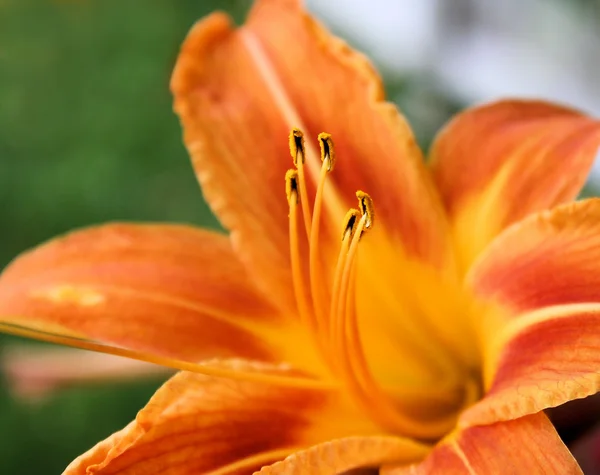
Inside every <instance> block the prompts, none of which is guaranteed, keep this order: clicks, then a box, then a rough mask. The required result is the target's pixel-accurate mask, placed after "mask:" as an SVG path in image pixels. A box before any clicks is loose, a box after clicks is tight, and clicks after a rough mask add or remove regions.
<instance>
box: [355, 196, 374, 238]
mask: <svg viewBox="0 0 600 475" xmlns="http://www.w3.org/2000/svg"><path fill="white" fill-rule="evenodd" d="M356 197H357V198H358V206H359V208H360V212H361V213H362V215H363V216H366V217H367V221H366V223H365V228H366V229H370V228H371V227H372V226H373V220H374V219H375V208H374V207H373V200H372V199H371V197H370V196H369V195H368V194H367V193H365V192H364V191H360V190H359V191H357V192H356Z"/></svg>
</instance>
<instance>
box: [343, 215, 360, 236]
mask: <svg viewBox="0 0 600 475" xmlns="http://www.w3.org/2000/svg"><path fill="white" fill-rule="evenodd" d="M359 218H360V212H359V211H358V210H357V209H355V208H351V209H349V210H348V212H347V213H346V216H344V230H343V231H342V241H343V240H344V239H346V237H349V238H350V239H352V236H354V231H356V226H357V225H358V219H359Z"/></svg>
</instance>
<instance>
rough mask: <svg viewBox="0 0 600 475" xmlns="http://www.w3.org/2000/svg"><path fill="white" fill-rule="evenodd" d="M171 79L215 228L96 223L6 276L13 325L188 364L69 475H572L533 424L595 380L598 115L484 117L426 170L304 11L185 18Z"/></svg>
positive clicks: (395, 120) (535, 105)
mask: <svg viewBox="0 0 600 475" xmlns="http://www.w3.org/2000/svg"><path fill="white" fill-rule="evenodd" d="M171 86H172V91H173V93H174V96H175V110H176V111H177V113H178V114H179V116H180V118H181V121H182V123H183V128H184V131H185V136H184V140H185V143H186V145H187V148H188V150H189V153H190V155H191V157H192V162H193V166H194V169H195V171H196V174H197V176H198V179H199V181H200V184H201V186H202V189H203V192H204V196H205V198H206V200H207V201H208V202H209V204H210V205H211V207H212V209H213V211H214V212H215V214H216V215H217V216H218V217H219V219H220V220H221V223H222V224H223V226H224V227H225V228H226V229H227V230H228V231H229V235H228V236H225V235H222V234H219V233H216V232H212V231H207V230H200V229H194V228H192V227H189V226H183V225H166V224H108V225H104V226H99V227H95V228H91V229H86V230H82V231H76V232H73V233H72V234H69V235H67V236H66V237H62V238H58V239H56V240H54V241H51V242H49V243H47V244H44V245H42V246H41V247H39V248H37V249H34V250H32V251H30V252H27V253H25V254H24V255H22V256H21V257H19V258H17V259H16V260H15V261H14V262H13V263H12V264H11V265H10V266H9V267H8V268H7V269H6V270H5V271H4V274H3V275H2V277H1V278H0V315H2V324H1V329H2V330H3V331H5V332H8V333H12V334H18V335H22V336H31V337H34V338H39V339H42V340H46V341H53V342H56V343H64V344H67V345H72V346H77V347H81V348H85V349H92V350H98V351H104V352H108V353H112V354H117V355H121V356H130V357H132V358H137V359H140V360H144V361H149V362H153V363H158V364H163V365H165V366H169V367H173V368H177V369H180V370H183V371H181V372H179V373H178V374H176V375H175V376H174V377H173V378H171V379H170V380H169V381H168V382H166V383H165V384H164V386H163V387H162V388H161V389H159V390H158V391H157V392H156V394H155V395H154V396H153V397H152V399H151V400H150V402H149V403H148V405H147V406H146V407H145V408H144V409H142V410H141V411H140V412H139V414H138V415H137V417H136V419H135V420H134V421H133V422H131V423H130V424H129V425H128V426H127V427H125V428H124V429H122V430H121V431H119V432H117V433H115V434H113V435H112V436H110V437H109V438H108V439H106V440H104V441H102V442H100V443H99V444H98V445H97V446H95V447H94V448H92V449H91V450H89V451H88V452H87V453H85V454H83V455H81V456H80V457H79V458H77V459H76V460H75V461H74V462H72V464H71V465H69V467H68V468H67V469H66V471H65V473H66V474H83V473H87V474H91V473H95V474H117V473H118V474H122V475H123V474H134V473H144V474H158V473H160V474H187V473H210V474H213V475H215V474H219V475H224V474H234V473H251V472H252V471H255V470H260V473H262V474H264V475H267V474H291V473H294V474H301V473H311V474H333V473H341V472H344V471H347V470H351V469H355V468H378V469H380V470H381V472H382V473H385V474H394V475H396V474H398V475H400V474H413V475H414V474H419V475H421V474H438V473H444V474H463V473H464V474H494V473H510V474H527V475H531V474H560V475H564V474H575V473H580V469H579V467H578V465H577V463H576V462H575V460H574V458H573V457H572V455H571V454H570V452H569V451H568V450H567V448H566V447H565V446H564V444H563V443H562V441H561V440H560V438H559V436H558V435H557V433H556V431H555V429H554V427H553V426H552V424H551V423H550V422H549V420H548V418H547V417H546V415H545V413H544V410H545V409H547V408H550V407H554V406H558V405H561V404H563V403H565V402H567V401H570V400H573V399H577V398H584V397H586V396H588V395H591V394H594V393H596V392H597V391H598V390H599V387H600V374H599V368H600V200H597V199H588V200H583V201H577V202H574V201H573V200H574V199H575V198H576V197H577V195H578V193H579V192H580V190H581V188H582V186H583V184H584V181H585V179H586V176H587V174H588V171H589V169H590V167H591V165H592V162H593V160H594V157H595V154H596V152H597V149H598V146H599V145H600V122H599V121H598V120H596V119H593V118H590V117H587V116H586V115H584V114H582V113H580V112H577V111H575V110H572V109H569V108H567V107H562V106H559V105H555V104H551V103H547V102H543V101H533V100H505V101H500V102H495V103H492V104H487V105H483V106H479V107H475V108H473V109H469V110H467V111H465V112H463V113H461V114H459V115H457V116H456V117H455V118H453V120H452V121H451V122H450V123H449V124H448V125H447V126H446V127H445V128H444V129H443V130H442V131H441V133H440V134H439V136H438V137H437V139H436V140H435V143H434V145H433V146H432V150H431V157H430V160H429V161H428V162H427V163H426V162H425V161H424V160H423V155H422V152H421V151H420V149H419V147H418V146H417V144H416V142H415V139H414V136H413V134H412V132H411V129H410V127H409V125H408V124H407V122H406V121H405V119H404V118H403V117H402V115H400V113H399V112H398V111H397V109H396V108H395V107H394V106H393V105H391V104H389V103H387V102H385V100H384V95H383V87H382V84H381V80H380V79H379V78H378V76H377V75H376V73H375V72H374V70H373V68H372V67H371V65H370V63H369V62H368V60H367V59H366V58H365V57H363V56H362V55H360V54H359V53H357V52H355V51H353V50H352V49H351V48H349V47H348V46H347V45H346V44H345V43H344V42H342V41H341V40H339V39H337V38H335V37H333V36H332V35H331V34H330V33H328V31H327V30H326V29H325V28H324V27H323V26H321V25H320V24H319V23H318V22H317V21H316V20H315V19H313V18H312V17H311V16H310V15H309V14H308V13H307V12H305V11H304V10H303V8H302V6H301V4H300V2H299V1H297V0H258V1H257V2H256V3H255V5H254V7H253V9H252V11H251V13H250V15H249V17H248V19H247V21H246V22H245V23H244V25H243V26H241V27H239V28H236V27H234V26H233V25H232V24H231V22H230V20H229V18H228V17H227V16H226V15H224V14H222V13H214V14H212V15H210V16H208V17H207V18H204V19H203V20H201V21H200V22H199V23H197V24H196V25H195V26H194V27H193V29H192V31H191V32H190V34H189V36H188V37H187V39H186V40H185V43H184V44H183V47H182V49H181V53H180V56H179V59H178V61H177V65H176V67H175V71H174V74H173V78H172V83H171ZM290 131H291V133H290ZM290 154H291V157H290ZM284 180H285V182H284ZM284 184H285V191H286V193H284Z"/></svg>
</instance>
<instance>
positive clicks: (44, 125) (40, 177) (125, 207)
mask: <svg viewBox="0 0 600 475" xmlns="http://www.w3.org/2000/svg"><path fill="white" fill-rule="evenodd" d="M249 3H250V2H249V1H248V0H202V1H200V0H176V1H175V0H173V1H168V0H146V1H141V0H138V1H136V0H122V1H117V0H102V1H85V0H81V1H77V0H72V1H67V0H63V1H59V0H56V1H41V0H0V204H1V205H2V206H1V207H0V222H1V223H2V224H1V225H2V233H1V234H0V244H1V245H0V267H3V266H4V265H5V264H7V263H8V262H9V261H10V259H11V258H12V257H14V256H15V255H17V254H18V253H19V252H21V251H23V250H25V249H27V248H29V247H31V246H33V245H35V244H37V243H40V242H42V241H44V240H46V239H48V238H50V237H53V236H55V235H57V234H60V233H64V232H65V231H68V230H70V229H73V228H77V227H81V226H86V225H89V224H94V223H100V222H105V221H112V220H135V221H145V220H153V221H177V222H187V223H194V224H199V225H203V226H212V227H214V226H218V224H217V222H216V220H215V219H214V217H213V216H212V215H211V214H210V211H209V210H208V208H207V206H206V205H205V203H204V202H203V200H202V198H201V194H200V191H199V188H198V186H197V184H196V181H195V178H194V176H193V174H192V170H191V166H190V164H189V160H188V157H187V154H186V152H185V150H184V148H183V145H182V142H181V131H180V128H179V124H178V121H177V119H176V117H175V116H174V114H173V113H172V110H171V96H170V94H169V90H168V83H169V76H170V72H171V69H172V67H173V64H174V61H175V58H176V56H177V52H178V48H179V45H180V44H181V41H182V40H183V38H184V37H185V35H186V32H187V31H188V29H189V28H190V26H191V25H192V24H193V23H194V21H195V20H196V19H198V18H200V17H202V16H203V15H205V14H206V13H208V12H209V11H211V10H214V9H223V10H227V11H228V12H230V13H231V14H232V15H233V16H234V18H236V20H238V21H239V20H240V19H241V18H243V16H244V13H245V12H246V10H247V9H248V7H249ZM349 40H350V42H352V41H351V40H352V39H351V38H349ZM385 79H386V85H387V88H388V93H389V96H390V97H391V98H392V99H393V100H394V101H395V102H397V103H398V104H399V105H400V106H401V107H402V109H403V110H404V112H405V113H406V114H407V115H408V116H409V119H410V120H411V121H412V122H413V124H414V125H415V128H416V132H417V136H418V137H419V139H420V141H421V142H422V143H423V144H424V145H425V146H426V145H427V143H428V142H429V141H430V139H431V137H432V134H433V132H434V131H435V130H436V129H437V128H438V127H439V126H440V125H441V123H443V122H444V121H445V120H446V118H447V117H449V116H450V115H451V114H452V113H453V112H454V111H456V110H458V109H459V108H460V107H461V104H459V103H457V102H456V101H454V100H452V99H450V98H448V97H446V96H445V95H444V94H442V93H440V92H439V90H437V89H436V87H435V84H433V83H431V82H430V81H429V79H428V78H427V77H423V76H414V77H413V76H410V75H406V76H401V77H398V76H393V77H392V76H389V75H388V76H387V77H386V78H385ZM15 342H17V340H16V339H14V338H9V337H6V336H0V350H1V348H2V346H6V345H11V344H14V343H15ZM0 378H2V376H1V375H0ZM159 385H160V380H158V379H156V380H150V381H146V382H143V383H140V382H138V383H135V382H131V383H126V384H114V385H95V386H82V387H77V388H71V389H65V390H62V391H60V392H57V393H53V394H51V395H50V396H49V397H47V398H44V399H42V400H39V401H35V402H31V401H23V400H19V399H18V398H16V397H13V396H11V394H10V392H9V388H8V386H7V381H6V379H0V474H23V475H27V474H40V473H44V474H54V473H60V472H61V471H62V470H63V469H64V468H65V466H66V465H67V464H68V463H69V462H70V461H71V460H72V459H73V458H74V457H76V456H77V455H79V454H81V453H82V452H84V451H85V450H87V449H88V448H89V447H91V446H92V445H94V444H95V443H96V442H98V441H100V440H101V439H103V438H105V437H106V436H108V435H109V434H111V433H112V432H114V431H116V430H118V429H120V428H121V427H123V426H124V425H126V424H127V423H128V422H129V421H130V420H132V419H133V418H134V417H135V413H136V412H137V410H138V409H140V408H141V407H142V406H143V405H144V403H145V402H146V401H147V400H148V398H149V397H150V395H151V394H152V393H153V391H154V390H155V389H156V388H157V387H158V386H159Z"/></svg>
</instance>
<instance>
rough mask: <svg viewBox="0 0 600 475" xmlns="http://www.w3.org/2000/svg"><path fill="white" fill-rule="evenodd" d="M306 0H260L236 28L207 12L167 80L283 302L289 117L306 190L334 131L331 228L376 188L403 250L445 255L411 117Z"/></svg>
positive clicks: (239, 229) (238, 234)
mask: <svg viewBox="0 0 600 475" xmlns="http://www.w3.org/2000/svg"><path fill="white" fill-rule="evenodd" d="M300 3H301V2H299V1H297V0H259V1H257V2H256V3H255V5H254V8H253V9H252V12H251V13H250V16H249V18H248V20H247V21H246V23H245V24H244V26H242V27H241V28H238V29H235V28H233V27H232V25H231V23H230V21H229V19H228V18H227V17H226V16H225V15H223V14H214V15H212V16H209V17H207V18H205V19H204V20H202V21H200V22H199V23H198V24H197V25H196V26H195V27H194V28H193V29H192V31H191V32H190V34H189V36H188V38H187V39H186V41H185V43H184V45H183V47H182V50H181V54H180V56H179V59H178V62H177V65H176V67H175V71H174V75H173V79H172V83H171V87H172V90H173V92H174V95H175V110H176V111H177V113H178V114H179V115H180V117H181V120H182V123H183V128H184V131H185V142H186V145H187V147H188V149H189V151H190V154H191V156H192V160H193V164H194V168H195V170H196V173H197V175H198V178H199V181H200V183H201V185H202V188H203V190H204V193H205V196H206V198H207V200H208V202H209V203H210V204H211V206H212V208H213V210H214V211H215V213H216V214H217V216H218V217H219V218H220V219H221V221H222V223H223V224H224V226H225V227H226V228H228V229H229V230H231V233H232V238H233V240H234V245H235V248H236V249H237V250H239V251H240V253H241V256H242V258H243V260H244V262H245V263H246V264H247V265H248V266H249V268H250V269H251V270H252V271H253V272H255V274H256V276H257V277H258V279H259V281H260V282H261V283H262V285H263V286H264V288H267V289H269V291H271V292H273V294H275V295H277V296H279V297H280V300H281V304H282V305H287V306H291V305H293V301H294V297H293V292H292V285H291V282H290V275H291V273H290V262H289V244H288V203H287V201H286V199H285V194H284V181H283V180H284V175H285V172H286V170H288V169H289V168H291V167H292V160H291V157H290V152H289V150H288V134H289V131H290V129H291V128H292V127H298V128H300V129H302V130H303V131H304V133H305V137H306V147H307V157H306V163H305V168H306V170H305V172H306V177H307V181H308V189H309V195H310V196H312V194H313V192H314V189H315V182H316V178H317V175H318V173H319V168H320V160H319V153H318V146H317V141H316V137H317V134H319V133H320V132H329V133H331V134H332V137H333V141H334V143H335V150H336V156H337V160H336V163H337V165H336V167H335V170H334V171H333V172H332V173H331V174H330V179H331V183H333V184H334V185H335V186H329V187H326V189H325V192H324V193H325V194H324V202H325V206H326V210H325V211H324V213H325V214H324V219H325V217H327V218H328V222H329V221H330V222H331V223H333V224H332V225H331V226H334V227H335V233H328V235H329V236H334V237H335V239H336V240H337V239H338V237H339V230H340V229H339V228H341V226H342V224H343V223H342V220H343V216H344V214H345V212H346V210H347V207H348V206H356V202H355V197H354V193H355V191H356V190H359V189H362V190H365V191H367V192H369V193H371V195H372V197H373V200H374V201H375V203H376V209H377V213H378V216H379V222H380V225H382V226H385V227H386V228H388V233H389V235H390V237H393V238H395V240H396V241H397V243H399V246H400V247H404V248H405V250H406V252H407V253H409V254H410V255H413V256H415V255H416V256H417V257H419V258H421V259H424V260H426V261H428V262H434V263H438V264H439V263H440V262H442V261H445V259H447V255H446V251H447V250H448V247H447V246H446V245H445V244H444V243H445V240H446V232H445V223H444V218H443V211H442V206H441V204H440V203H439V200H438V198H437V196H436V195H435V191H434V189H433V185H432V184H431V181H430V179H429V177H428V174H427V172H426V170H425V168H424V165H423V164H422V162H421V155H420V152H419V150H418V148H417V145H416V143H415V140H414V137H413V135H412V132H411V131H410V129H409V127H408V125H407V124H406V122H405V120H404V119H403V118H402V117H401V116H400V115H399V114H398V112H397V111H396V109H395V108H394V107H393V106H392V105H390V104H387V103H386V102H384V99H383V88H382V85H381V81H380V79H379V78H378V76H377V75H376V74H375V72H374V71H373V69H372V67H371V65H370V64H369V63H368V61H367V60H366V59H365V58H364V57H363V56H362V55H360V54H358V53H356V52H354V51H353V50H351V49H350V48H349V47H348V46H347V45H346V44H344V43H343V42H341V41H340V40H339V39H337V38H335V37H333V36H332V35H330V34H329V33H328V32H327V31H326V30H325V29H324V28H323V27H322V26H321V25H320V24H318V23H317V22H315V20H314V19H313V18H312V17H311V16H310V15H309V14H307V13H306V12H305V11H304V10H303V8H302V7H301V5H300ZM308 201H309V202H308V203H302V205H303V206H305V205H307V204H308V205H309V206H311V205H312V202H311V200H310V199H309V200H308ZM330 218H333V219H330ZM325 231H327V230H326V229H325ZM338 247H339V244H338V243H337V242H336V243H335V245H334V248H335V249H336V250H337V248H338ZM325 248H327V246H326V245H325ZM333 252H336V251H333ZM334 260H335V255H333V257H332V265H334V264H335V262H334Z"/></svg>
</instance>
